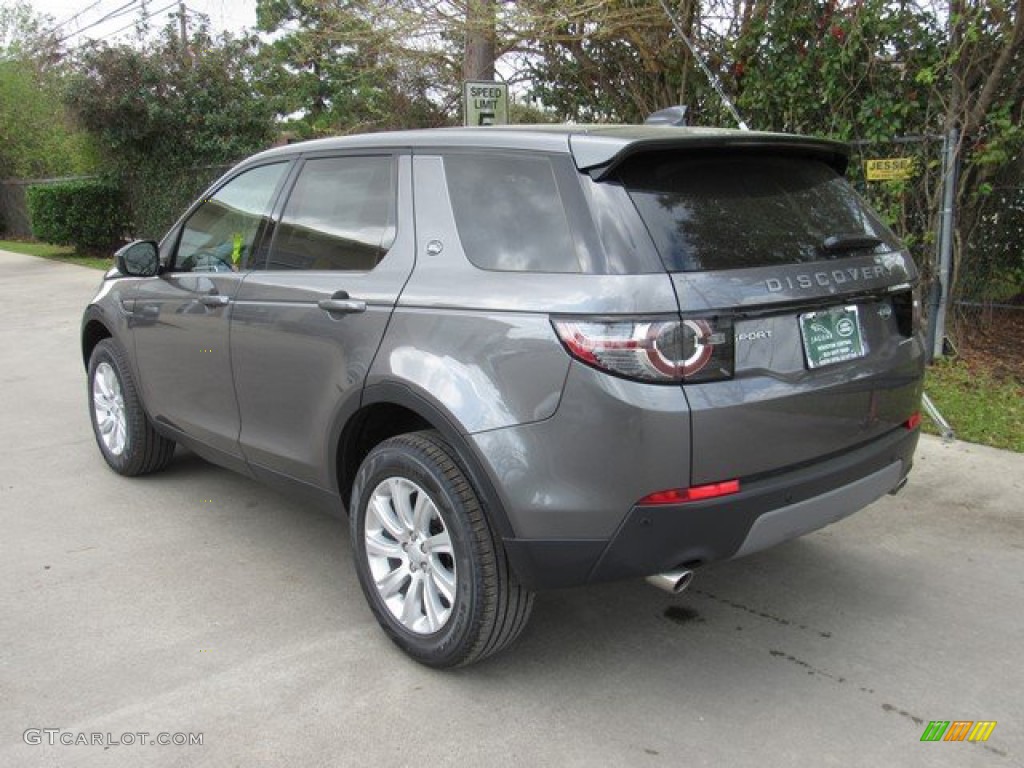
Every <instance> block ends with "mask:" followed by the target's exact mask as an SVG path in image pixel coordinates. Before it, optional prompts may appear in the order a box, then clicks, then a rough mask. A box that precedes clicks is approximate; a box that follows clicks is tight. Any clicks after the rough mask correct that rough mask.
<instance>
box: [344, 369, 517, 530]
mask: <svg viewBox="0 0 1024 768" xmlns="http://www.w3.org/2000/svg"><path fill="white" fill-rule="evenodd" d="M375 404H393V405H398V406H401V407H403V408H406V409H408V410H410V411H412V412H413V413H415V414H417V415H418V416H420V418H422V419H423V420H424V421H426V422H428V423H429V424H430V425H431V426H432V427H433V428H434V429H436V430H437V431H438V432H440V433H441V436H442V437H443V438H444V440H445V442H447V443H448V445H450V446H451V447H452V449H453V450H454V451H455V454H456V455H455V458H456V460H457V461H458V462H459V464H460V465H461V468H462V470H463V471H464V472H465V473H466V475H467V477H468V478H469V481H470V483H471V484H472V485H473V488H474V489H476V491H477V493H478V494H479V495H480V501H481V503H482V506H483V511H484V515H485V516H486V518H487V521H488V522H489V523H490V524H491V527H492V528H493V530H494V532H495V533H496V534H497V535H498V536H499V537H500V538H501V539H502V540H503V541H504V540H506V539H512V538H514V537H515V533H514V531H513V530H512V525H511V523H510V522H509V519H508V515H507V514H506V512H505V505H504V504H503V503H502V500H501V495H500V494H499V493H498V490H497V488H496V486H495V484H494V482H493V481H492V479H491V475H490V473H488V471H487V469H486V467H485V464H484V462H483V461H482V460H481V459H480V456H479V454H478V453H477V451H476V449H475V448H474V447H473V444H472V441H471V440H469V439H468V438H467V437H466V435H465V434H464V433H463V432H461V431H460V430H459V429H458V427H457V426H456V422H455V420H454V419H453V418H452V416H451V415H450V414H449V413H448V412H447V411H446V410H445V409H444V407H443V406H441V405H440V404H438V403H436V402H434V401H433V399H432V398H429V397H428V396H427V395H426V394H424V393H421V392H419V391H417V390H414V389H413V388H411V387H409V386H407V385H405V384H401V383H398V382H392V381H383V382H379V383H377V384H371V385H369V386H367V387H366V388H365V389H364V390H363V395H362V398H361V403H360V407H366V406H368V405H375ZM347 415H348V416H349V417H351V416H352V415H353V414H352V413H349V414H347ZM345 421H346V422H347V421H349V419H346V420H345ZM345 426H347V425H346V424H342V425H341V426H340V428H339V429H337V430H336V433H337V439H336V440H335V443H334V445H335V448H334V455H333V456H332V459H333V460H334V461H337V458H338V457H337V450H338V449H337V446H338V445H339V444H340V442H341V436H342V434H343V432H344V428H345Z"/></svg>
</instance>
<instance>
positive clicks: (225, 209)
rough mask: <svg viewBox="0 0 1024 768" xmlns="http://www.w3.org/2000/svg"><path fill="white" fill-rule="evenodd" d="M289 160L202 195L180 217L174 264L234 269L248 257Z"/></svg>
mask: <svg viewBox="0 0 1024 768" xmlns="http://www.w3.org/2000/svg"><path fill="white" fill-rule="evenodd" d="M287 167H288V163H274V164H272V165H263V166H260V167H259V168H253V169H252V170H251V171H246V172H245V173H242V174H241V175H239V176H236V177H235V178H234V179H232V180H231V181H229V182H228V183H227V184H225V185H224V186H223V187H221V188H220V189H219V190H217V192H216V193H215V194H214V195H213V196H211V197H209V198H207V199H205V200H203V202H202V203H201V204H200V206H199V208H197V209H196V210H195V211H194V212H193V213H192V215H191V216H190V217H189V218H188V220H187V221H186V222H185V225H184V227H183V228H182V232H181V239H180V240H179V241H178V253H177V257H176V258H175V260H174V269H175V270H176V271H179V272H233V271H237V270H238V269H241V268H242V267H243V266H244V265H246V262H250V261H252V260H253V254H252V249H253V245H254V244H255V243H256V240H257V237H259V235H260V234H261V232H262V231H263V229H264V228H265V227H266V224H267V222H268V220H269V213H270V203H271V200H272V199H273V197H274V191H275V190H276V189H277V185H278V183H279V182H280V181H281V177H282V176H283V175H284V172H285V169H286V168H287Z"/></svg>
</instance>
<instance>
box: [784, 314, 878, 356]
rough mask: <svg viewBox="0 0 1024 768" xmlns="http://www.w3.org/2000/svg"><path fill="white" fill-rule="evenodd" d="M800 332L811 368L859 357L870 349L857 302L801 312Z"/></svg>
mask: <svg viewBox="0 0 1024 768" xmlns="http://www.w3.org/2000/svg"><path fill="white" fill-rule="evenodd" d="M800 333H801V335H802V336H803V340H804V353H805V354H806V355H807V366H808V367H809V368H820V367H821V366H823V365H831V364H832V363H841V362H843V361H844V360H856V359H857V358H858V357H864V355H865V353H866V352H867V345H866V344H865V343H864V335H863V333H862V332H861V327H860V315H859V314H858V312H857V307H856V306H854V305H851V306H848V307H834V308H833V309H826V310H822V311H820V312H806V313H804V314H802V315H800Z"/></svg>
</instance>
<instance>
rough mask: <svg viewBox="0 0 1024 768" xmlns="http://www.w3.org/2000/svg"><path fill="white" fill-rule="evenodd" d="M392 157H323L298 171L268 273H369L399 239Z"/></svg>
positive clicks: (272, 252)
mask: <svg viewBox="0 0 1024 768" xmlns="http://www.w3.org/2000/svg"><path fill="white" fill-rule="evenodd" d="M393 167H394V162H393V160H392V158H391V157H390V156H373V157H368V156H352V157H321V158H313V159H310V160H307V161H306V162H305V164H304V165H303V166H302V170H301V171H300V172H299V178H298V179H297V180H296V182H295V187H294V188H293V189H292V192H291V194H290V195H289V197H288V202H287V204H286V205H285V208H284V213H283V215H282V217H281V222H280V223H279V224H278V226H277V232H276V235H275V236H274V243H273V245H272V247H271V252H270V259H269V260H268V262H267V269H338V270H352V271H369V270H371V269H373V268H374V267H376V266H377V264H378V263H380V261H381V259H383V258H384V256H385V254H386V253H387V252H388V249H389V248H390V247H391V244H392V243H393V242H394V239H395V227H394V217H395V213H394V211H395V184H394V173H393Z"/></svg>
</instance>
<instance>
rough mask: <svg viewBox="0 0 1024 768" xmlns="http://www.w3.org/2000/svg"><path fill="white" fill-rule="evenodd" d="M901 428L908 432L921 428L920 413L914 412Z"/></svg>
mask: <svg viewBox="0 0 1024 768" xmlns="http://www.w3.org/2000/svg"><path fill="white" fill-rule="evenodd" d="M903 426H904V427H906V428H907V429H909V430H914V429H917V428H918V427H920V426H921V412H920V411H914V413H913V414H911V416H910V418H909V419H907V420H906V421H905V422H903Z"/></svg>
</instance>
